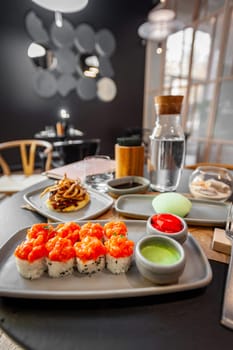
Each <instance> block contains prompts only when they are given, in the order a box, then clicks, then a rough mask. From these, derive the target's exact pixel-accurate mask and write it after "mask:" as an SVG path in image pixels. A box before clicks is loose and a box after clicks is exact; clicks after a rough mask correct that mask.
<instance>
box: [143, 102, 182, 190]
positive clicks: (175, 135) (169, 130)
mask: <svg viewBox="0 0 233 350" xmlns="http://www.w3.org/2000/svg"><path fill="white" fill-rule="evenodd" d="M182 100H183V96H156V97H155V112H156V120H155V127H154V129H153V132H152V135H151V136H150V151H149V159H148V173H149V178H150V182H151V188H152V190H154V191H159V192H170V191H175V190H176V188H177V186H178V185H179V181H180V177H181V171H182V168H183V165H184V157H185V136H184V132H183V129H182V126H181V115H180V112H181V107H182Z"/></svg>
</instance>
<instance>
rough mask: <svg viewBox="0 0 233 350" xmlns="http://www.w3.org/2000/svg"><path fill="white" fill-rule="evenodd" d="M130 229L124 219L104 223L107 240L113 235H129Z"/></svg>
mask: <svg viewBox="0 0 233 350" xmlns="http://www.w3.org/2000/svg"><path fill="white" fill-rule="evenodd" d="M127 233H128V229H127V226H126V224H125V223H124V222H123V221H110V222H107V223H106V224H105V225H104V237H105V240H106V239H109V238H111V236H118V235H123V236H126V237H127Z"/></svg>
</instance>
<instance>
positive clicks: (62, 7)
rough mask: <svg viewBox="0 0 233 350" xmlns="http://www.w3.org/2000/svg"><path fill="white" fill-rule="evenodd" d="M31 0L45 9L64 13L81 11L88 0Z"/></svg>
mask: <svg viewBox="0 0 233 350" xmlns="http://www.w3.org/2000/svg"><path fill="white" fill-rule="evenodd" d="M32 2H34V3H35V4H37V5H39V6H41V7H43V8H45V9H47V10H50V11H54V12H56V11H58V12H64V13H69V12H77V11H81V10H82V9H83V8H84V7H86V6H87V4H88V0H32Z"/></svg>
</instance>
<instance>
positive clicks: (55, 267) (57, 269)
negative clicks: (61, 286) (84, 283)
mask: <svg viewBox="0 0 233 350" xmlns="http://www.w3.org/2000/svg"><path fill="white" fill-rule="evenodd" d="M74 263H75V259H74V258H71V259H69V260H67V261H53V260H51V259H49V258H46V265H47V267H48V275H49V276H50V277H54V278H58V277H64V276H69V275H72V273H73V269H74Z"/></svg>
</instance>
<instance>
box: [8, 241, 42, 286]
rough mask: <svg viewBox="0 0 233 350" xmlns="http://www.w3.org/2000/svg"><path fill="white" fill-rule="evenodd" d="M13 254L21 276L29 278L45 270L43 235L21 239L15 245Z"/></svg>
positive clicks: (35, 277)
mask: <svg viewBox="0 0 233 350" xmlns="http://www.w3.org/2000/svg"><path fill="white" fill-rule="evenodd" d="M14 256H15V262H16V267H17V270H18V272H19V273H20V275H21V276H22V277H24V278H27V279H31V280H33V279H37V278H39V277H41V276H42V275H43V273H44V271H46V263H45V258H46V248H45V244H44V236H43V235H40V236H38V237H37V238H35V239H30V240H25V241H23V242H22V243H21V244H19V245H18V246H17V247H16V249H15V251H14Z"/></svg>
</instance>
